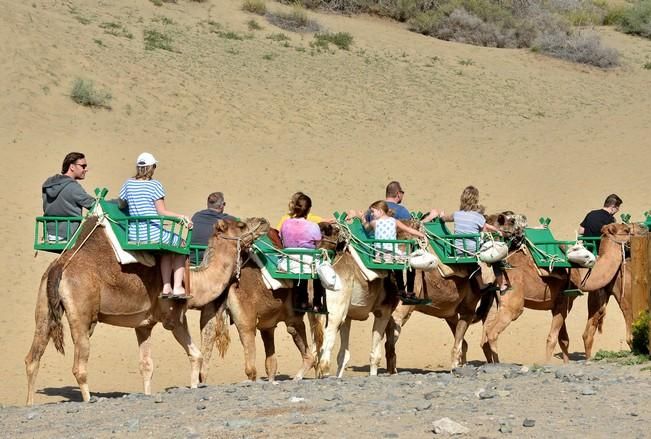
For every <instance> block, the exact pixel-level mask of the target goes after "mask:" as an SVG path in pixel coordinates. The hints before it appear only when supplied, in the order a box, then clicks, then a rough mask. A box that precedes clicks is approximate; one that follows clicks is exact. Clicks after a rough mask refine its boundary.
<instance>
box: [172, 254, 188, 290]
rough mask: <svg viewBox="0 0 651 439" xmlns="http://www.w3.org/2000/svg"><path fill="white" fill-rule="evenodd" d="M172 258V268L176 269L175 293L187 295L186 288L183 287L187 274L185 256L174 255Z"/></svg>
mask: <svg viewBox="0 0 651 439" xmlns="http://www.w3.org/2000/svg"><path fill="white" fill-rule="evenodd" d="M172 258H173V259H172V268H173V269H174V294H175V295H177V296H179V295H185V290H184V289H183V276H184V275H185V256H183V255H174V256H173V257H172ZM168 279H169V278H168Z"/></svg>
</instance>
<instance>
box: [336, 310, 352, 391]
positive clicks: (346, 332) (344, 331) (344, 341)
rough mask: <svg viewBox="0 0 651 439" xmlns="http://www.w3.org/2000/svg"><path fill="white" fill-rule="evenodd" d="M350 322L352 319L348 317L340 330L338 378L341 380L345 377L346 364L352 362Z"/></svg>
mask: <svg viewBox="0 0 651 439" xmlns="http://www.w3.org/2000/svg"><path fill="white" fill-rule="evenodd" d="M350 322H351V320H350V318H348V317H346V320H345V321H344V322H343V324H342V325H341V327H340V328H339V337H340V338H341V340H340V345H339V354H338V355H337V378H341V377H342V376H343V375H344V369H346V364H348V361H350V350H349V341H350Z"/></svg>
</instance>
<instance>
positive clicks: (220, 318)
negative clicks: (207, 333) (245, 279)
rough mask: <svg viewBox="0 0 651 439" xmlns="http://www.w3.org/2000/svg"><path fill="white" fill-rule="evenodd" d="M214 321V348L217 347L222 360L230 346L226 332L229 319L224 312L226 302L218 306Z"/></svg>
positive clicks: (228, 335)
mask: <svg viewBox="0 0 651 439" xmlns="http://www.w3.org/2000/svg"><path fill="white" fill-rule="evenodd" d="M215 320H216V324H215V346H216V347H217V351H218V352H219V356H220V357H222V358H224V355H226V352H227V351H228V347H229V346H230V344H231V336H230V334H229V332H228V324H229V321H230V318H229V316H228V313H227V312H226V301H224V302H223V303H222V304H221V305H220V306H219V309H218V310H217V317H216V318H215Z"/></svg>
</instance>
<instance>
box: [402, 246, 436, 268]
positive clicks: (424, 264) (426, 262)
mask: <svg viewBox="0 0 651 439" xmlns="http://www.w3.org/2000/svg"><path fill="white" fill-rule="evenodd" d="M438 264H439V258H438V257H436V255H435V254H432V253H430V252H428V251H426V250H423V249H418V250H416V251H414V252H413V253H412V254H410V255H409V265H410V266H411V268H413V269H415V270H423V271H431V270H434V269H435V268H436V267H437V265H438Z"/></svg>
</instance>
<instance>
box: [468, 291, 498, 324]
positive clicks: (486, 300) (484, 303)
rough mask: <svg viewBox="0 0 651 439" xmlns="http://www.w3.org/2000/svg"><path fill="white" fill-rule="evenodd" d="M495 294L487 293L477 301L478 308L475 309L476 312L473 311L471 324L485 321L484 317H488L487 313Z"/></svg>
mask: <svg viewBox="0 0 651 439" xmlns="http://www.w3.org/2000/svg"><path fill="white" fill-rule="evenodd" d="M496 294H497V293H488V294H484V295H482V296H481V299H480V300H479V307H477V310H476V311H475V318H474V319H472V323H477V322H479V321H480V320H485V319H486V316H488V311H490V309H491V307H492V306H493V302H494V301H495V299H496V297H497V296H496Z"/></svg>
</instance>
